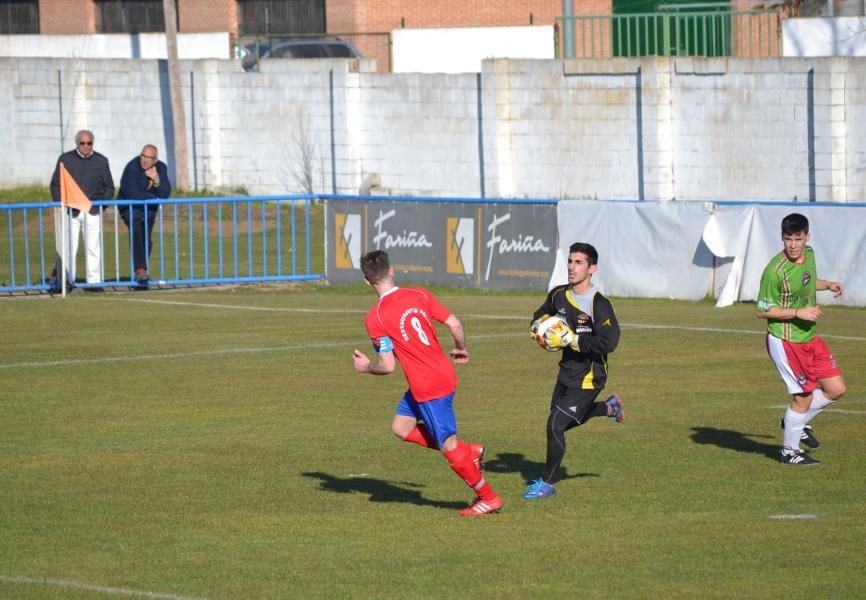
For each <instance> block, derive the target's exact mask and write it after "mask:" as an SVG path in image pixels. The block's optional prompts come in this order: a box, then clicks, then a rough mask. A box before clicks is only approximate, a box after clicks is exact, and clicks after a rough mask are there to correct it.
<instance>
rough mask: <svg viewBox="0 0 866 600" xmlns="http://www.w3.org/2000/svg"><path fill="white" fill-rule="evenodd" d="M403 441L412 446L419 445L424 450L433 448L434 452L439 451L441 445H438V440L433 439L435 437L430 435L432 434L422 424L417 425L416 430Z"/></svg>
mask: <svg viewBox="0 0 866 600" xmlns="http://www.w3.org/2000/svg"><path fill="white" fill-rule="evenodd" d="M403 441H404V442H409V443H410V444H418V445H419V446H423V447H424V448H432V449H434V450H438V449H439V444H437V443H436V440H435V439H433V436H432V435H430V432H429V431H428V430H427V428H426V427H424V425H423V424H421V423H419V424H418V425H416V426H415V429H413V430H412V431H410V432H409V435H407V436H406V437H404V438H403Z"/></svg>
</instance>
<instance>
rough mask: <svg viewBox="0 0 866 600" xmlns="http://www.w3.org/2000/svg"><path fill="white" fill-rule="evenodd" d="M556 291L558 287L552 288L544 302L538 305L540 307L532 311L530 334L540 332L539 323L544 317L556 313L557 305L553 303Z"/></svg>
mask: <svg viewBox="0 0 866 600" xmlns="http://www.w3.org/2000/svg"><path fill="white" fill-rule="evenodd" d="M555 292H556V288H554V289H553V290H551V291H550V292H549V293H548V294H547V298H545V299H544V304H542V305H541V306H539V307H538V309H537V310H536V311H535V312H534V313H532V321H531V322H530V323H529V334H530V335H532V336H534V335H535V334H536V333H538V325H539V323H541V322H542V321H543V320H544V319H546V318H547V317H549V316H550V315H552V314H555V313H556V306H555V305H554V304H553V294H554V293H555Z"/></svg>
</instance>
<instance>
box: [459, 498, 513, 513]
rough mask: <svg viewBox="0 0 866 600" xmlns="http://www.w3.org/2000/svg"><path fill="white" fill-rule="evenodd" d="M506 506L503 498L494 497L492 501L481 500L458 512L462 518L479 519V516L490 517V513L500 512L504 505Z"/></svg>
mask: <svg viewBox="0 0 866 600" xmlns="http://www.w3.org/2000/svg"><path fill="white" fill-rule="evenodd" d="M503 504H505V503H504V502H503V501H502V498H500V497H499V496H494V497H493V499H492V500H481V499H480V498H479V499H477V500H476V501H475V503H474V504H473V505H472V506H470V507H469V508H464V509H463V510H459V511H457V514H458V515H460V516H461V517H477V516H478V515H489V514H490V513H495V512H499V509H500V508H502V505H503Z"/></svg>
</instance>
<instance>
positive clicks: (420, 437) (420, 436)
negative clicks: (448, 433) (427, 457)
mask: <svg viewBox="0 0 866 600" xmlns="http://www.w3.org/2000/svg"><path fill="white" fill-rule="evenodd" d="M419 418H421V415H420V413H419V412H418V409H417V403H416V402H415V401H414V398H413V397H412V392H410V391H409V390H406V393H405V394H403V398H402V399H401V400H400V403H399V404H398V405H397V409H396V410H395V411H394V418H393V419H392V420H391V431H392V432H393V433H394V435H396V436H397V437H398V438H400V439H401V440H403V441H404V442H409V443H410V444H418V445H419V446H421V447H423V448H431V449H433V450H438V449H439V445H438V444H437V443H436V438H434V437H433V436H432V435H431V433H430V431H429V430H428V429H427V427H426V426H425V425H424V423H422V422H420V421H419Z"/></svg>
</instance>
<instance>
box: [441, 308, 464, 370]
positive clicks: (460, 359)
mask: <svg viewBox="0 0 866 600" xmlns="http://www.w3.org/2000/svg"><path fill="white" fill-rule="evenodd" d="M444 323H445V327H447V328H448V331H450V332H451V337H453V338H454V348H453V349H452V350H451V352H449V353H448V354H449V355H450V356H451V358H453V359H454V362H456V363H458V364H463V363H467V362H469V351H468V350H467V349H466V334H465V332H464V331H463V323H461V322H460V319H458V318H457V317H455V316H454V315H450V316H449V317H448V318H447V319H445V321H444Z"/></svg>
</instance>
